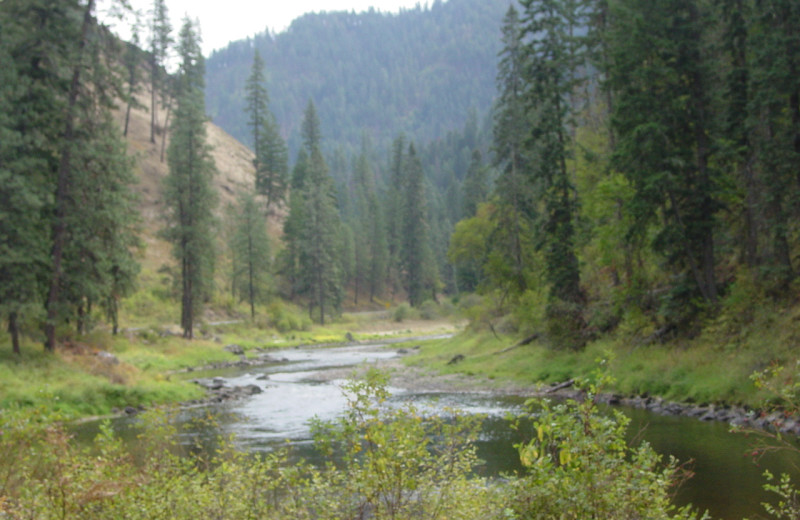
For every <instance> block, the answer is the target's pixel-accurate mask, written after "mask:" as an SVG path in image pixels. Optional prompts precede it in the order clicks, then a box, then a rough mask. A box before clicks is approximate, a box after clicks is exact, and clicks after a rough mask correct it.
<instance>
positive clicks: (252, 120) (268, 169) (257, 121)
mask: <svg viewBox="0 0 800 520" xmlns="http://www.w3.org/2000/svg"><path fill="white" fill-rule="evenodd" d="M245 101H246V106H245V111H246V113H247V114H248V116H249V120H248V124H249V125H250V128H251V130H252V138H253V152H254V153H255V158H254V159H253V166H254V167H255V169H256V191H257V192H258V193H259V194H261V195H264V196H265V197H266V198H267V208H269V207H270V205H271V204H272V203H273V202H275V201H278V200H281V199H282V198H283V194H284V192H285V191H286V188H287V176H288V170H289V166H288V151H287V149H286V143H285V142H284V140H283V138H282V137H281V135H280V131H279V128H278V123H277V121H276V120H275V116H274V115H273V114H272V113H271V112H270V111H269V106H268V105H269V95H268V94H267V88H266V87H265V86H264V61H263V60H262V59H261V55H260V54H259V52H258V49H256V50H255V54H254V55H253V66H252V68H251V72H250V76H249V77H248V78H247V83H246V84H245Z"/></svg>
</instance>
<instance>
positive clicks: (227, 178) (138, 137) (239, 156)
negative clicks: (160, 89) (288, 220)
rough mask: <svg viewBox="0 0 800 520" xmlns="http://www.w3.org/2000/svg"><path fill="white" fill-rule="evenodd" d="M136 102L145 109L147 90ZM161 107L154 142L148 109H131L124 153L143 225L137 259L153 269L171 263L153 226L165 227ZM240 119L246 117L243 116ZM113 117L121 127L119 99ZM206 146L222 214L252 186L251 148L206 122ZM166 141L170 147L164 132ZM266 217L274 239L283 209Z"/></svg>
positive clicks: (165, 168)
mask: <svg viewBox="0 0 800 520" xmlns="http://www.w3.org/2000/svg"><path fill="white" fill-rule="evenodd" d="M139 102H140V103H141V104H142V105H144V106H147V107H149V106H150V97H149V92H145V93H143V94H142V95H141V96H140V99H139ZM165 116H166V110H163V109H161V108H160V107H159V109H158V112H157V120H158V124H159V127H158V133H157V135H156V143H155V144H153V143H151V142H150V113H149V111H147V110H146V109H134V110H132V111H131V117H130V122H129V125H128V136H127V141H128V153H129V154H131V155H132V156H133V157H134V158H135V167H134V168H135V173H136V176H137V178H138V183H137V184H136V185H135V186H134V191H136V192H137V193H138V194H139V197H140V208H141V214H142V219H143V224H144V226H143V227H144V229H143V239H144V242H145V244H146V250H145V252H144V255H145V256H144V258H142V263H143V265H144V267H145V268H148V267H149V268H152V269H154V270H157V269H158V268H159V267H160V266H162V265H165V264H168V263H170V262H171V258H170V255H169V245H168V244H167V243H166V242H164V241H163V240H161V239H159V238H158V237H157V233H158V230H159V229H161V228H163V227H164V218H163V217H164V214H165V213H164V201H163V196H162V192H163V190H162V186H163V180H164V178H165V177H166V175H167V171H168V168H167V163H166V154H165V157H164V161H163V162H162V161H161V148H162V137H163V135H162V132H163V127H164V123H165V121H164V118H165ZM242 117H245V115H244V114H242ZM116 118H117V120H118V122H119V124H120V128H122V127H123V125H124V121H125V106H124V104H122V103H120V106H119V110H118V111H117V114H116ZM206 133H207V137H208V144H209V145H211V147H212V157H213V159H214V162H215V163H216V166H217V172H218V173H217V175H216V176H215V178H214V186H215V188H216V190H217V192H218V193H219V205H218V206H217V209H216V212H217V214H218V216H220V217H221V216H222V215H223V212H224V208H225V207H226V206H227V205H228V204H229V203H234V202H235V200H236V196H237V194H239V193H241V192H242V191H244V190H253V183H254V168H253V152H251V151H250V149H248V148H247V147H246V146H245V145H243V144H242V143H240V142H239V141H237V140H236V139H234V138H233V137H231V136H230V135H228V134H227V133H226V132H225V131H224V130H222V129H221V128H219V127H218V126H216V125H214V124H213V123H211V122H208V123H206ZM166 145H169V135H167V140H166ZM274 213H275V214H273V215H271V216H270V219H269V229H270V233H271V234H272V236H273V237H278V236H279V234H280V229H281V227H282V221H283V218H284V217H285V211H284V210H283V208H279V209H278V210H277V211H276V212H274Z"/></svg>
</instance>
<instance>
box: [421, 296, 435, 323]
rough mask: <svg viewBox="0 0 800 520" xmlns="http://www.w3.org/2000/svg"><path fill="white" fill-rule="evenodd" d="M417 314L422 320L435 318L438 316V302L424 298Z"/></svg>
mask: <svg viewBox="0 0 800 520" xmlns="http://www.w3.org/2000/svg"><path fill="white" fill-rule="evenodd" d="M419 316H420V318H422V319H423V320H435V319H436V318H438V317H439V304H437V303H436V302H435V301H433V300H426V301H425V302H423V304H422V305H420V307H419Z"/></svg>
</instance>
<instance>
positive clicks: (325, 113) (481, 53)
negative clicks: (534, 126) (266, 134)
mask: <svg viewBox="0 0 800 520" xmlns="http://www.w3.org/2000/svg"><path fill="white" fill-rule="evenodd" d="M507 7H508V2H507V1H506V0H449V1H447V2H441V1H440V0H437V1H436V2H434V3H433V5H431V6H430V7H424V8H423V7H417V8H415V9H411V10H405V11H401V12H400V13H399V14H386V13H381V12H377V11H374V10H371V11H368V12H364V13H358V14H356V13H352V12H350V13H348V12H331V13H320V14H307V15H304V16H302V17H301V18H298V19H297V20H295V21H294V22H293V23H292V25H291V26H290V27H289V29H287V30H286V31H285V32H283V33H280V34H277V35H270V34H268V33H262V34H259V35H257V36H256V37H255V38H253V39H247V40H242V41H238V42H234V43H231V44H230V45H229V46H228V47H227V48H225V49H222V50H219V51H216V52H214V53H213V54H212V55H211V56H210V57H209V58H208V64H207V85H208V87H207V89H206V99H207V106H208V110H209V113H210V115H211V117H212V118H213V120H214V122H215V123H216V124H218V125H219V126H220V127H222V128H223V129H225V130H226V131H227V132H229V133H230V134H231V135H233V136H234V137H236V138H237V139H239V140H240V141H242V142H243V143H245V144H248V145H250V146H252V142H251V141H252V138H251V136H250V135H249V133H248V129H247V123H246V120H245V119H244V118H243V117H242V111H243V109H244V106H245V80H246V78H247V77H248V74H249V71H250V65H251V62H252V56H253V49H254V48H257V49H258V50H259V52H260V54H261V56H262V57H263V59H264V62H265V65H266V78H267V81H266V86H267V90H268V91H269V95H270V108H271V110H272V111H273V112H274V114H275V117H276V118H277V120H278V122H279V124H280V126H281V129H282V132H283V135H284V137H285V138H287V139H288V144H289V149H290V156H291V157H292V158H294V156H295V154H296V152H297V150H298V149H299V147H300V121H301V120H302V117H303V110H304V109H305V107H306V105H307V103H308V101H309V100H313V101H314V103H315V105H316V106H317V110H318V113H319V118H320V121H321V124H322V132H323V134H324V135H325V136H326V143H325V148H326V150H333V149H336V148H343V150H344V152H345V154H346V155H347V156H350V155H352V154H354V153H358V151H359V149H360V144H361V139H362V135H363V134H364V133H366V135H368V136H369V137H370V139H371V140H372V142H373V144H374V145H375V146H376V148H378V149H379V150H384V151H385V150H388V149H389V145H390V144H391V142H392V140H393V139H394V137H395V136H396V135H397V134H398V133H400V132H404V133H406V134H408V135H410V136H413V137H414V139H415V140H416V141H417V142H420V143H426V142H428V141H432V140H434V139H436V138H439V137H442V136H444V135H445V134H447V132H448V131H451V130H455V129H459V128H461V127H463V125H464V123H465V122H466V120H467V117H468V114H469V111H470V109H475V110H476V111H477V113H478V115H479V116H480V117H482V116H484V115H485V114H486V113H487V111H488V109H489V107H490V106H491V103H492V100H493V98H494V95H495V81H494V77H495V68H496V61H497V53H498V52H499V50H500V40H499V36H500V32H499V28H500V22H501V20H502V17H503V13H504V11H505V9H506V8H507Z"/></svg>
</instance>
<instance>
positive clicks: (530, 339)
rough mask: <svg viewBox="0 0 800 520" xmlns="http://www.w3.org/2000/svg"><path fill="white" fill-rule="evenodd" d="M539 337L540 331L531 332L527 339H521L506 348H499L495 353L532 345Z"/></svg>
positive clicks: (503, 352)
mask: <svg viewBox="0 0 800 520" xmlns="http://www.w3.org/2000/svg"><path fill="white" fill-rule="evenodd" d="M537 339H539V333H538V332H536V333H534V334H531V335H530V336H528V337H527V338H525V339H521V340H519V341H518V342H516V343H514V344H513V345H511V346H510V347H507V348H504V349H503V350H498V351H497V352H495V354H505V353H506V352H509V351H511V350H514V349H515V348H518V347H524V346H525V345H530V344H531V343H533V342H534V341H536V340H537Z"/></svg>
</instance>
